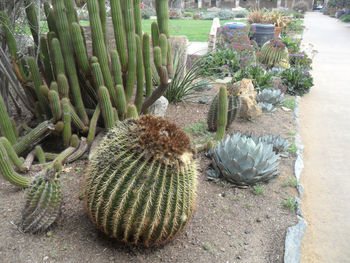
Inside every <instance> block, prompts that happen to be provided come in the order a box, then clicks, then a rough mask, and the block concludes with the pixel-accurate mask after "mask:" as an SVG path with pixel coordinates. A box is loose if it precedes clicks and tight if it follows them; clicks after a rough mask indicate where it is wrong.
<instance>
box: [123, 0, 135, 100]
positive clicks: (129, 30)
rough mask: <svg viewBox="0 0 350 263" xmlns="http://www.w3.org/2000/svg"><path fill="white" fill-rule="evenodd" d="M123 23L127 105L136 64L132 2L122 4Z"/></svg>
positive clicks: (130, 0)
mask: <svg viewBox="0 0 350 263" xmlns="http://www.w3.org/2000/svg"><path fill="white" fill-rule="evenodd" d="M124 22H125V33H126V40H127V46H128V74H127V79H126V86H125V98H126V102H127V103H129V102H130V100H131V96H132V93H133V89H134V85H135V81H136V64H137V63H136V39H135V24H134V9H133V0H125V2H124Z"/></svg>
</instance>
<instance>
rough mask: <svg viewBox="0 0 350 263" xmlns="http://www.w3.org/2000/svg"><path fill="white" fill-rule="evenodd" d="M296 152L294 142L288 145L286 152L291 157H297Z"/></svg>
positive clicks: (296, 148)
mask: <svg viewBox="0 0 350 263" xmlns="http://www.w3.org/2000/svg"><path fill="white" fill-rule="evenodd" d="M297 151H298V147H297V146H296V144H295V143H294V142H293V143H291V144H289V147H288V152H289V154H290V155H291V156H294V157H295V156H297Z"/></svg>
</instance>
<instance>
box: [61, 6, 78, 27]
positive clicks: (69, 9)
mask: <svg viewBox="0 0 350 263" xmlns="http://www.w3.org/2000/svg"><path fill="white" fill-rule="evenodd" d="M64 6H65V7H66V9H65V10H66V14H67V20H68V24H69V25H71V24H72V23H74V22H78V14H77V10H76V8H75V3H74V0H64Z"/></svg>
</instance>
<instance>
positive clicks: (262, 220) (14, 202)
mask: <svg viewBox="0 0 350 263" xmlns="http://www.w3.org/2000/svg"><path fill="white" fill-rule="evenodd" d="M214 93H215V90H214V91H213V90H212V91H211V92H209V93H207V95H208V96H211V95H212V94H214ZM208 108H209V105H206V104H198V103H180V104H178V105H170V107H169V109H168V112H167V116H166V117H167V118H168V119H170V120H173V121H175V122H176V123H178V124H179V125H180V126H182V127H185V126H188V125H190V124H193V123H196V122H198V121H200V120H205V119H206V114H207V111H208ZM294 130H295V123H294V117H293V114H292V112H291V111H290V112H285V111H283V110H281V109H278V110H277V111H276V112H275V113H273V114H264V115H263V116H262V117H260V118H259V119H257V120H255V121H253V122H251V121H243V120H238V121H236V122H234V124H233V125H232V127H231V128H230V132H236V131H241V132H252V133H254V134H256V135H262V134H276V135H277V134H281V136H282V137H284V138H289V137H290V135H291V133H292V132H294ZM294 161H295V158H294V157H285V158H282V159H281V162H280V167H279V170H280V175H279V177H278V178H277V180H276V182H274V183H270V184H268V185H264V186H265V191H264V193H263V194H262V195H255V194H254V193H253V190H252V189H251V188H246V189H237V188H234V187H232V186H231V185H229V184H227V183H224V182H222V183H214V182H210V181H208V180H207V179H206V170H207V168H208V166H209V165H210V160H209V159H207V158H206V157H205V156H204V154H199V156H198V162H199V164H200V165H199V170H200V173H199V174H200V176H199V187H198V204H197V208H196V212H195V215H194V217H193V219H192V221H191V222H190V224H189V225H188V227H187V228H186V230H185V231H184V232H183V233H182V234H180V235H179V236H178V237H177V238H175V240H173V241H172V242H171V243H169V244H166V245H165V246H163V247H159V248H155V249H142V248H130V247H124V246H123V245H120V244H117V243H116V242H115V241H113V240H111V239H108V238H106V237H105V236H104V235H103V234H102V233H100V232H99V231H98V230H96V229H95V228H94V226H93V225H92V223H91V222H90V220H89V219H88V217H87V215H86V212H85V208H84V203H83V201H81V200H80V199H79V196H80V194H81V191H82V183H83V181H84V168H85V165H86V163H87V161H86V160H82V161H78V162H76V163H74V164H73V165H70V166H66V167H65V169H64V171H65V174H64V175H63V177H62V182H63V192H64V205H63V209H62V216H61V218H60V220H59V222H58V223H57V225H56V226H54V227H53V228H52V229H51V231H50V232H48V233H41V234H39V235H32V234H23V233H21V232H20V231H19V230H18V228H17V226H16V224H17V223H18V222H19V220H20V211H21V208H22V205H23V201H24V200H23V195H24V191H21V190H18V189H17V188H15V187H14V186H12V185H10V184H9V183H8V182H6V181H5V180H4V179H3V178H1V177H0V237H1V239H0V262H6V263H10V262H208V263H209V262H230V263H232V262H248V263H254V262H256V263H274V262H283V253H284V239H285V232H286V229H287V227H289V226H291V225H294V224H295V223H296V221H297V219H296V215H295V214H294V213H292V212H290V211H289V210H288V209H287V208H285V207H284V206H283V205H282V202H283V200H284V199H285V198H287V197H289V196H294V195H296V190H295V188H292V187H286V186H285V184H286V182H287V181H288V179H289V178H290V177H291V176H293V169H292V167H293V164H294Z"/></svg>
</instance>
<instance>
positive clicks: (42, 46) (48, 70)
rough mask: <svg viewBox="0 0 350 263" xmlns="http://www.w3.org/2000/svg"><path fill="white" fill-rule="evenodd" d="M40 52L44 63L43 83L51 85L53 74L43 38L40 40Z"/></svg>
mask: <svg viewBox="0 0 350 263" xmlns="http://www.w3.org/2000/svg"><path fill="white" fill-rule="evenodd" d="M40 52H41V57H42V60H43V62H44V73H45V74H44V75H45V81H46V83H51V81H53V80H54V77H53V72H52V67H51V60H50V55H49V48H48V46H47V41H46V38H45V37H41V38H40Z"/></svg>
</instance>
